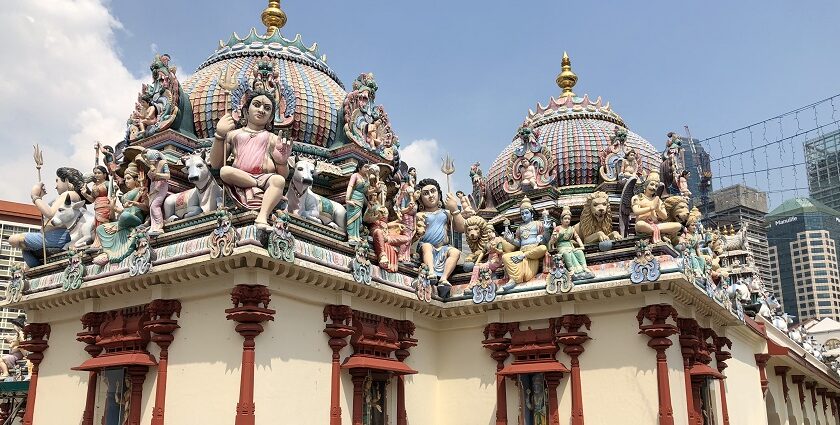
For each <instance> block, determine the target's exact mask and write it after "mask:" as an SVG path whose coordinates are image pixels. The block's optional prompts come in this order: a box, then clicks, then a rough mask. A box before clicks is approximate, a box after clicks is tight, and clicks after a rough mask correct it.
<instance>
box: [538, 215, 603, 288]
mask: <svg viewBox="0 0 840 425" xmlns="http://www.w3.org/2000/svg"><path fill="white" fill-rule="evenodd" d="M576 229H577V227H575V226H572V212H571V210H569V207H564V208H563V212H562V213H560V225H558V226H557V227H555V228H554V230H553V231H552V232H551V239H550V240H549V242H548V245H549V246H550V247H551V248H552V250H553V251H556V252H557V254H559V255H560V256H561V257H562V258H563V265H564V266H565V267H566V270H568V271H569V272H571V273H572V279H573V280H579V279H589V278H593V277H595V275H594V274H593V273H592V270H589V267H587V266H586V256H585V255H584V253H583V241H582V240H581V239H580V235H578V233H577V230H576ZM575 244H577V247H576V246H575Z"/></svg>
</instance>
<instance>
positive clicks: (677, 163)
mask: <svg viewBox="0 0 840 425" xmlns="http://www.w3.org/2000/svg"><path fill="white" fill-rule="evenodd" d="M684 170H685V149H683V146H682V139H680V137H679V136H678V135H677V134H676V133H674V132H669V133H668V140H667V141H666V142H665V151H664V152H663V153H662V164H661V165H660V166H659V172H660V174H661V176H662V182H663V183H665V187H666V189H667V190H668V193H673V194H677V193H679V187H678V180H677V179H678V177H679V176H680V175H681V174H682V172H683V171H684Z"/></svg>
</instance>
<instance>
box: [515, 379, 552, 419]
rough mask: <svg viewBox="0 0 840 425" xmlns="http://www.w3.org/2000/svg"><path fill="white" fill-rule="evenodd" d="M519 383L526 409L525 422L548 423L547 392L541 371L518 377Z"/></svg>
mask: <svg viewBox="0 0 840 425" xmlns="http://www.w3.org/2000/svg"><path fill="white" fill-rule="evenodd" d="M528 378H530V379H528ZM520 385H521V386H522V392H523V395H524V403H523V404H524V405H525V410H526V417H525V424H526V425H548V414H547V412H548V402H547V400H548V394H547V391H546V385H545V376H544V375H543V374H542V373H534V374H531V375H529V376H526V377H520Z"/></svg>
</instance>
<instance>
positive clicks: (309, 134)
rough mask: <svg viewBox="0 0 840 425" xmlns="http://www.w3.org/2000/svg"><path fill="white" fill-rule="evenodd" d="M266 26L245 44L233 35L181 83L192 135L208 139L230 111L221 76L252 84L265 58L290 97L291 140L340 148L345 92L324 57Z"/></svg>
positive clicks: (245, 39) (274, 28) (248, 36)
mask: <svg viewBox="0 0 840 425" xmlns="http://www.w3.org/2000/svg"><path fill="white" fill-rule="evenodd" d="M263 22H266V18H265V16H264V17H263ZM269 23H271V22H269ZM282 23H285V16H284V17H283V21H282ZM266 25H267V26H268V32H267V34H266V35H259V34H257V32H256V30H255V29H252V30H251V31H250V33H249V34H248V35H247V36H246V37H244V38H241V37H239V36H238V35H236V33H234V34H233V35H232V36H231V37H230V39H229V40H228V41H227V42H222V41H220V42H219V47H218V48H217V49H216V51H215V52H213V54H211V55H210V57H208V58H207V60H205V61H204V63H202V64H201V65H200V66H199V67H198V69H197V70H196V72H195V73H194V74H193V75H192V76H190V77H189V78H188V79H187V80H186V81H184V82H183V84H182V86H183V89H184V91H185V92H186V93H187V94H188V96H189V99H190V103H191V104H192V109H193V116H194V120H195V130H196V135H198V137H199V138H209V137H212V136H213V134H214V132H215V127H216V122H217V121H218V119H219V118H220V117H221V116H222V115H224V113H225V109H226V108H228V109H229V107H230V99H231V97H230V95H228V94H226V92H225V90H223V89H222V88H221V87H220V85H219V82H220V78H222V74H223V73H225V72H228V73H231V74H232V75H233V77H234V78H235V79H236V80H239V79H241V78H245V79H249V81H250V80H252V79H253V77H252V73H253V71H254V70H255V69H256V68H257V62H258V61H260V59H261V58H263V57H268V58H269V59H270V61H271V63H272V64H273V65H274V70H275V71H277V72H278V73H279V78H280V81H281V82H282V83H283V85H284V86H286V87H288V88H290V89H291V92H292V93H294V97H295V99H294V101H293V103H294V121H293V123H292V128H291V138H292V140H294V141H297V142H302V143H305V144H310V145H316V146H321V147H330V146H332V145H333V144H334V142H336V141H337V140H338V141H339V142H340V143H343V142H344V140H345V137H344V130H343V128H342V126H343V124H342V123H343V120H344V118H343V107H342V105H343V102H344V98H345V97H346V95H347V92H346V91H345V90H344V86H343V85H342V83H341V81H340V80H339V79H338V77H337V76H336V74H335V72H333V71H332V69H330V67H329V66H327V62H326V56H321V55H320V54H319V52H318V48H317V44H313V45H312V46H309V47H307V46H305V45H304V44H303V42H302V41H301V37H300V35H297V36H296V37H295V38H294V39H293V40H289V39H287V38H285V37H283V36H282V35H280V31H279V28H278V27H277V26H269V24H268V23H267V24H266ZM280 26H282V25H280ZM290 103H291V102H290Z"/></svg>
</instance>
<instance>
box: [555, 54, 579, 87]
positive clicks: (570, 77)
mask: <svg viewBox="0 0 840 425" xmlns="http://www.w3.org/2000/svg"><path fill="white" fill-rule="evenodd" d="M561 64H562V66H563V71H562V72H560V73H559V74H557V80H555V81H557V85H558V86H560V88H561V89H563V94H561V95H560V96H562V97H573V96H575V94H574V93H573V92H572V87H574V86H575V84H577V80H578V77H577V75H576V74H575V73H574V72H572V61H571V60H569V55H568V54H567V53H566V52H563V62H562V63H561Z"/></svg>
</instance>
